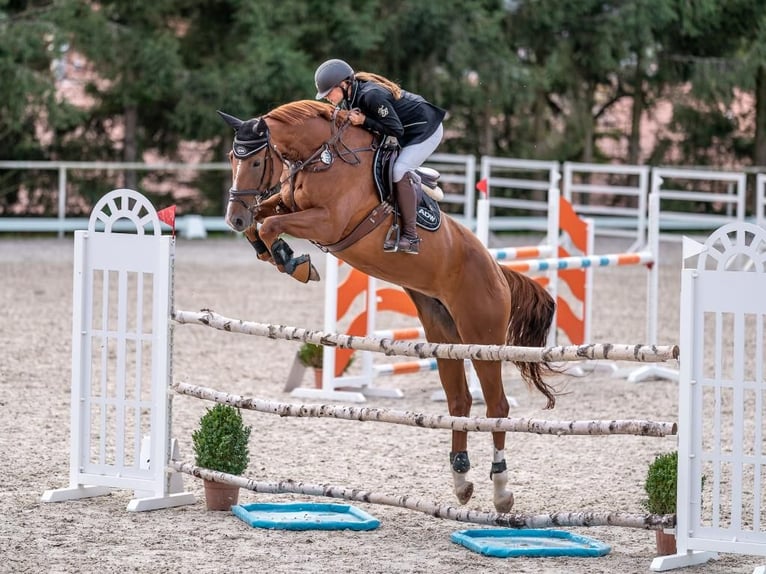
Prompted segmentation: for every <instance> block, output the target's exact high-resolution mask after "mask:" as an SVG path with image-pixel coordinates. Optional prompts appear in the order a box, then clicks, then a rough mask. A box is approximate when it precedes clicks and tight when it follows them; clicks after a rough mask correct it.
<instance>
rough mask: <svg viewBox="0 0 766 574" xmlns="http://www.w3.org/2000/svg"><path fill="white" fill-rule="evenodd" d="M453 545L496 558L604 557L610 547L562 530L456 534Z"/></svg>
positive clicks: (511, 530)
mask: <svg viewBox="0 0 766 574" xmlns="http://www.w3.org/2000/svg"><path fill="white" fill-rule="evenodd" d="M450 538H451V540H452V542H455V543H457V544H460V545H462V546H465V547H466V548H468V549H470V550H473V551H474V552H478V553H479V554H484V555H485V556H495V557H498V558H510V557H513V556H533V557H541V556H604V555H605V554H609V552H610V551H611V550H612V548H611V546H609V545H608V544H604V543H603V542H600V541H598V540H594V539H593V538H588V537H587V536H580V535H579V534H573V533H571V532H566V531H564V530H547V529H535V530H532V529H526V530H525V529H522V530H516V529H511V528H500V529H496V530H492V529H479V530H458V531H457V532H453V533H452V536H451V537H450Z"/></svg>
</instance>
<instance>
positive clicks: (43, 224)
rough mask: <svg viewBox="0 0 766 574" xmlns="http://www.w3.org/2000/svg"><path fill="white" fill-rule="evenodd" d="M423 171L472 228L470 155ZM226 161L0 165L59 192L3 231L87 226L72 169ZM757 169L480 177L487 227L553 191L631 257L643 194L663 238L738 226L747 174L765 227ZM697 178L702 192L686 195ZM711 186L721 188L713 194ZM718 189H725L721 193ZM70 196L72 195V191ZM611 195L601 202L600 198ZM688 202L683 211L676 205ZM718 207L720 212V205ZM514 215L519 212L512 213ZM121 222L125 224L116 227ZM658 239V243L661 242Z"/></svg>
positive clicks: (530, 217) (517, 219)
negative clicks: (46, 206)
mask: <svg viewBox="0 0 766 574" xmlns="http://www.w3.org/2000/svg"><path fill="white" fill-rule="evenodd" d="M426 165H427V166H429V167H433V168H435V169H437V170H438V171H439V172H440V173H441V174H442V177H441V184H442V187H443V189H444V192H445V196H444V200H443V201H442V205H446V206H449V207H448V208H447V209H445V211H449V212H450V214H451V215H452V216H453V217H455V218H456V219H458V220H459V221H461V222H462V223H463V224H465V225H466V226H467V227H469V228H470V229H475V227H476V209H475V207H476V192H475V187H476V180H477V161H476V158H475V157H474V156H473V155H459V154H441V153H437V154H434V155H432V156H431V157H430V158H429V159H428V161H427V162H426ZM229 169H230V166H229V164H228V163H226V162H214V163H193V164H190V163H178V162H164V163H140V162H132V163H130V162H124V163H122V162H87V161H0V171H1V170H41V171H56V172H57V173H58V183H57V186H56V187H55V189H54V188H52V189H50V190H47V191H49V192H50V193H51V195H55V198H56V203H57V215H56V216H55V217H0V233H57V234H58V236H59V237H62V236H63V235H64V234H66V233H72V232H74V231H77V230H81V229H87V227H88V219H87V218H85V217H67V204H68V203H67V202H68V200H69V199H71V198H70V197H68V195H67V194H68V193H71V191H70V192H68V188H70V189H71V187H72V184H71V181H70V177H69V174H70V172H71V171H73V170H101V171H110V172H125V171H141V172H147V173H151V172H198V171H221V172H224V173H225V172H228V171H229ZM759 171H763V170H759V168H751V169H748V170H743V171H740V172H731V171H711V170H700V169H675V168H662V167H660V168H650V167H649V166H631V165H611V164H586V163H574V162H564V163H559V162H556V161H538V160H521V159H509V158H499V157H491V156H482V157H481V160H480V166H479V170H478V173H479V177H480V178H482V179H486V180H487V182H488V187H489V190H490V193H489V200H490V207H491V209H492V215H491V219H490V226H489V229H490V230H491V231H542V232H545V231H546V215H547V205H548V202H547V193H548V190H550V189H551V188H553V187H555V188H557V189H560V191H561V193H562V194H563V196H564V197H565V198H566V199H568V200H570V201H571V202H572V203H573V204H574V207H575V211H576V212H577V214H578V215H579V216H581V217H588V218H591V219H593V221H594V225H595V233H596V235H597V236H613V237H626V238H633V245H632V246H631V248H630V249H629V251H633V250H635V249H639V248H640V247H641V246H643V245H644V244H645V241H646V232H647V208H648V207H647V206H648V200H647V199H648V194H649V193H651V192H659V193H660V195H661V199H662V202H663V205H673V204H671V203H670V202H674V206H673V208H672V209H671V208H664V207H663V208H661V221H660V229H661V230H662V231H663V232H678V231H683V230H697V231H699V230H702V231H709V230H710V229H713V228H715V227H717V226H719V225H721V224H723V223H726V222H728V221H735V220H737V221H743V220H745V219H746V218H747V217H748V214H747V212H746V208H747V203H746V202H747V178H748V174H752V175H753V176H754V178H755V181H754V183H753V186H754V188H755V194H754V195H755V201H754V202H753V203H754V205H753V213H754V217H752V219H753V220H754V221H755V222H756V223H758V224H759V225H760V224H763V222H764V221H766V214H764V209H765V208H764V205H766V199H764V198H765V197H766V174H763V173H758V172H759ZM679 181H685V182H686V185H685V186H684V187H683V188H682V189H671V188H669V185H670V184H671V183H677V182H679ZM690 182H697V184H698V186H699V187H700V189H694V190H689V189H687V188H688V186H689V183H690ZM716 182H718V188H715V186H716ZM721 185H723V186H725V192H721V191H720V190H721ZM75 193H76V192H75ZM607 197H608V199H609V201H608V203H607V201H606V199H605V198H607ZM679 202H682V203H684V202H685V203H687V204H688V205H689V211H683V210H680V209H678V204H679ZM702 204H707V207H706V209H705V211H704V212H696V213H695V212H694V210H693V206H694V205H696V206H700V205H702ZM722 205H723V207H724V209H721V206H722ZM519 213H521V215H519ZM222 215H223V214H221V216H211V217H200V216H199V215H189V216H180V217H179V218H178V219H177V221H176V227H177V230H178V232H179V234H180V235H181V236H193V235H192V233H193V231H194V230H196V229H199V228H201V229H203V230H204V231H219V232H220V231H228V230H229V228H228V227H227V226H226V224H225V223H224V221H223V217H222ZM119 225H122V224H119ZM668 237H669V236H668V235H663V239H666V238H668Z"/></svg>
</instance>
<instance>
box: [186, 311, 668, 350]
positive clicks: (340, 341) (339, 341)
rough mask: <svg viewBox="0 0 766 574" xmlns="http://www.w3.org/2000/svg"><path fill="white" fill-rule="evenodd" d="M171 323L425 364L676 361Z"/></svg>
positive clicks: (219, 321) (214, 316) (200, 319)
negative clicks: (431, 361) (432, 359)
mask: <svg viewBox="0 0 766 574" xmlns="http://www.w3.org/2000/svg"><path fill="white" fill-rule="evenodd" d="M173 320H175V321H176V322H177V323H181V324H193V325H205V326H206V327H212V328H213V329H219V330H221V331H229V332H231V333H241V334H245V335H257V336H260V337H268V338H269V339H285V340H288V341H303V342H309V343H315V344H317V345H330V346H334V347H339V348H342V349H356V350H358V351H374V352H378V353H384V354H386V355H401V356H406V357H418V358H420V359H427V358H429V357H436V358H437V359H460V360H463V359H478V360H482V361H520V362H528V363H539V362H542V361H545V362H550V363H556V362H560V361H585V360H589V361H593V360H599V359H603V360H611V361H636V362H642V363H661V362H665V361H670V360H677V359H678V357H679V350H678V346H677V345H665V346H658V345H616V344H610V343H598V344H591V345H567V346H558V347H547V348H546V347H512V346H509V345H452V344H447V343H410V342H408V341H395V340H391V339H376V338H373V337H356V336H351V335H341V334H338V333H325V332H323V331H310V330H308V329H302V328H298V327H289V326H286V325H269V324H267V323H255V322H253V321H243V320H241V319H231V318H229V317H224V316H223V315H219V314H218V313H215V312H214V311H211V310H210V309H203V310H202V311H200V312H194V311H181V310H176V311H175V312H174V313H173Z"/></svg>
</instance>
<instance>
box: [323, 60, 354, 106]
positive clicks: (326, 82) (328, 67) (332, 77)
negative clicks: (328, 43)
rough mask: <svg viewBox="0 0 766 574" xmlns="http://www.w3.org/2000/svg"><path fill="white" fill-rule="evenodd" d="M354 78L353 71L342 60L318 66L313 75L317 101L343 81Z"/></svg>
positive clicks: (328, 61)
mask: <svg viewBox="0 0 766 574" xmlns="http://www.w3.org/2000/svg"><path fill="white" fill-rule="evenodd" d="M353 76H354V70H353V68H351V66H349V65H348V64H347V63H346V62H344V61H343V60H327V61H326V62H323V63H322V64H320V66H319V67H318V68H317V70H316V72H315V73H314V84H315V85H316V88H317V96H316V99H317V100H321V99H322V98H324V97H325V96H326V95H327V94H329V93H330V90H332V89H333V88H334V87H335V86H337V85H338V84H340V83H341V82H342V81H343V80H347V79H349V78H352V77H353Z"/></svg>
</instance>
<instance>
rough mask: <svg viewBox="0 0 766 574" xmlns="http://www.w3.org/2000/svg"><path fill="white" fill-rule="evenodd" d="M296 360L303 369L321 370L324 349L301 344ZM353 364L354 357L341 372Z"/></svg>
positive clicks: (312, 344)
mask: <svg viewBox="0 0 766 574" xmlns="http://www.w3.org/2000/svg"><path fill="white" fill-rule="evenodd" d="M298 360H299V361H300V362H301V365H303V366H304V367H312V368H314V369H321V368H322V361H323V360H324V347H323V346H322V345H315V344H314V343H303V344H302V345H301V346H300V348H299V349H298ZM353 362H354V357H351V358H350V359H349V361H348V363H347V364H346V368H345V369H343V372H346V370H347V369H348V368H349V367H350V366H351V363H353Z"/></svg>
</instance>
